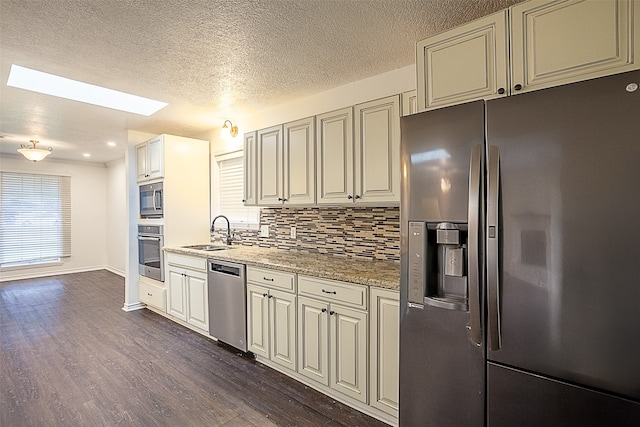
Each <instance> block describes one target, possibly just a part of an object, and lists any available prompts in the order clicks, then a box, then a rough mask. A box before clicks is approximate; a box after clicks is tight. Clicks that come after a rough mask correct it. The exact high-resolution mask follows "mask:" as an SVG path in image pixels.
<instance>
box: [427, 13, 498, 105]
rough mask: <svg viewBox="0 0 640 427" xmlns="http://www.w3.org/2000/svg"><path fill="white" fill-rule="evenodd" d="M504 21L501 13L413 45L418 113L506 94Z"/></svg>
mask: <svg viewBox="0 0 640 427" xmlns="http://www.w3.org/2000/svg"><path fill="white" fill-rule="evenodd" d="M507 20H508V13H507V11H502V12H499V13H495V14H493V15H489V16H486V17H484V18H482V19H478V20H476V21H473V22H470V23H469V24H466V25H463V26H461V27H458V28H455V29H453V30H450V31H447V32H445V33H442V34H439V35H436V36H434V37H430V38H428V39H425V40H422V41H419V42H418V43H417V45H416V47H417V52H416V53H417V54H416V67H417V72H418V110H419V111H424V110H426V109H429V108H435V107H441V106H444V105H451V104H456V103H460V102H464V101H468V100H471V99H480V98H484V99H488V98H491V97H495V96H501V94H499V93H498V92H503V93H504V92H505V91H506V89H507V84H508V82H507V75H508V72H507V55H508V49H509V47H508V40H507ZM500 89H502V91H501V90H500Z"/></svg>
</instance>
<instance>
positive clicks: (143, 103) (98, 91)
mask: <svg viewBox="0 0 640 427" xmlns="http://www.w3.org/2000/svg"><path fill="white" fill-rule="evenodd" d="M7 86H13V87H17V88H20V89H26V90H31V91H34V92H39V93H44V94H46V95H53V96H57V97H60V98H65V99H72V100H74V101H80V102H86V103H88V104H93V105H99V106H101V107H107V108H113V109H114V110H121V111H127V112H129V113H135V114H140V115H143V116H150V115H152V114H153V113H155V112H156V111H158V110H160V109H162V108H164V107H166V106H167V105H168V104H167V103H166V102H160V101H155V100H153V99H149V98H143V97H141V96H137V95H131V94H129V93H125V92H119V91H117V90H113V89H107V88H104V87H100V86H94V85H91V84H88V83H82V82H79V81H76V80H71V79H67V78H65V77H60V76H56V75H53V74H49V73H44V72H42V71H37V70H32V69H30V68H25V67H21V66H19V65H15V64H12V65H11V71H10V72H9V79H8V80H7Z"/></svg>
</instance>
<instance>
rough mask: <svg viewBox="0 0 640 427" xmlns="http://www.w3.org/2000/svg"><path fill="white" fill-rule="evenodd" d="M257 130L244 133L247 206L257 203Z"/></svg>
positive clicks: (245, 198) (245, 196) (244, 201)
mask: <svg viewBox="0 0 640 427" xmlns="http://www.w3.org/2000/svg"><path fill="white" fill-rule="evenodd" d="M256 138H257V132H249V133H245V134H244V199H243V200H242V202H243V203H244V204H245V205H247V206H255V205H256V204H257V203H258V197H257V196H256V186H257V180H256V160H257V153H256V149H257V145H256Z"/></svg>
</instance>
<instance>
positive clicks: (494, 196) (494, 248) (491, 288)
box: [486, 145, 502, 351]
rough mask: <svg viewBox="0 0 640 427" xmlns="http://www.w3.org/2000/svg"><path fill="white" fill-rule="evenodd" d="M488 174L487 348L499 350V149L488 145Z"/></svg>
mask: <svg viewBox="0 0 640 427" xmlns="http://www.w3.org/2000/svg"><path fill="white" fill-rule="evenodd" d="M488 169H489V171H488V172H489V176H488V185H487V186H488V188H487V191H488V193H487V233H486V235H487V294H488V295H487V299H488V303H487V306H488V311H489V313H488V317H487V323H488V325H487V327H488V330H489V337H488V340H489V350H493V351H495V350H500V347H501V344H502V343H501V336H500V270H499V268H500V266H499V251H498V249H499V243H500V234H499V232H500V218H499V214H500V212H499V209H500V206H499V205H500V199H499V198H500V150H499V149H498V147H496V146H493V145H492V146H490V147H489V168H488Z"/></svg>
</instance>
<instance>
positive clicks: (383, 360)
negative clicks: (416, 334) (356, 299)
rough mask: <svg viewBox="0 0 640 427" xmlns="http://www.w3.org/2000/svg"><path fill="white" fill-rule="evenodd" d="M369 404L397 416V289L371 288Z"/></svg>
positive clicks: (398, 337) (398, 303)
mask: <svg viewBox="0 0 640 427" xmlns="http://www.w3.org/2000/svg"><path fill="white" fill-rule="evenodd" d="M369 314H370V316H371V358H370V362H369V369H370V371H369V372H370V380H371V383H370V384H371V387H370V389H369V404H370V405H371V406H373V407H375V408H378V409H380V410H382V411H384V412H386V413H388V414H390V415H393V416H394V417H397V416H398V392H399V389H398V385H399V381H398V378H399V377H398V374H399V354H400V301H399V295H398V291H390V290H387V289H380V288H371V306H370V312H369Z"/></svg>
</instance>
